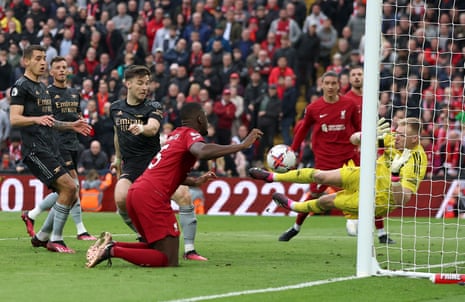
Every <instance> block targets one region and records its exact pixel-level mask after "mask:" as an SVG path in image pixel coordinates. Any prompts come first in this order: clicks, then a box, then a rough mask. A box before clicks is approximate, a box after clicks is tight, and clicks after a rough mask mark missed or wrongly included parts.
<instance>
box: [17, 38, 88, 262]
mask: <svg viewBox="0 0 465 302" xmlns="http://www.w3.org/2000/svg"><path fill="white" fill-rule="evenodd" d="M45 57H46V56H45V49H44V48H43V47H41V46H39V45H31V46H29V47H28V48H26V49H25V50H24V54H23V60H24V65H25V67H26V68H25V72H24V76H22V77H21V78H19V79H18V80H17V81H16V83H15V84H14V86H13V87H12V89H11V92H10V94H11V106H10V121H11V125H12V126H13V127H18V128H20V131H21V137H22V143H23V148H22V149H21V152H22V153H23V158H24V163H25V164H26V165H27V166H28V168H29V170H30V171H31V172H32V173H33V174H34V175H35V176H36V177H37V178H39V179H40V180H41V181H42V182H43V183H44V184H46V185H47V186H49V187H50V188H52V189H53V190H55V191H56V192H57V193H58V200H57V202H56V203H55V205H54V206H53V207H52V208H51V210H50V212H49V214H48V216H47V219H46V220H45V222H44V224H43V226H42V228H41V229H40V231H39V232H38V233H37V234H36V235H34V237H32V239H31V243H32V245H33V246H34V247H46V248H47V249H48V250H50V251H53V252H59V253H74V251H73V250H72V249H70V248H68V247H67V246H66V244H65V243H64V241H63V228H64V225H65V222H66V220H67V218H68V215H69V211H70V209H71V207H72V206H73V204H74V203H75V202H76V196H77V195H76V194H77V186H76V183H75V181H74V180H73V178H72V177H71V175H70V174H69V172H68V170H67V169H66V168H65V167H64V163H63V160H62V159H61V157H60V156H59V154H58V153H59V152H58V145H57V143H56V142H55V139H54V130H53V128H56V129H58V130H73V131H76V132H79V133H81V134H84V135H88V134H89V133H90V130H91V127H90V126H89V125H88V124H87V123H86V122H85V121H84V120H83V119H79V120H77V121H74V122H62V121H57V120H56V119H55V118H54V117H53V115H52V100H51V97H50V94H49V93H48V90H47V88H46V87H45V85H44V84H43V83H42V82H40V77H41V76H43V75H44V74H45V71H46V70H47V68H46V64H47V63H46V60H45Z"/></svg>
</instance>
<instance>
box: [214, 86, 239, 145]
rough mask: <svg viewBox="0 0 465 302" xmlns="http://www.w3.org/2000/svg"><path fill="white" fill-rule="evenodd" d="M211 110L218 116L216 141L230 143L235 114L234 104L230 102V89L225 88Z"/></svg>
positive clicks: (220, 143) (222, 143) (223, 143)
mask: <svg viewBox="0 0 465 302" xmlns="http://www.w3.org/2000/svg"><path fill="white" fill-rule="evenodd" d="M213 111H214V112H215V114H216V115H217V116H218V124H217V126H216V133H217V141H218V144H219V145H229V144H230V143H231V128H232V126H233V122H234V119H235V114H236V106H235V105H234V104H233V103H232V102H231V90H229V89H225V90H224V91H223V96H222V98H221V100H220V101H218V102H216V103H215V105H214V107H213Z"/></svg>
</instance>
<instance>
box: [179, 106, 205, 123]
mask: <svg viewBox="0 0 465 302" xmlns="http://www.w3.org/2000/svg"><path fill="white" fill-rule="evenodd" d="M201 110H202V105H200V104H199V103H195V102H192V103H186V104H184V105H183V106H182V108H181V120H183V121H187V120H193V119H195V118H196V117H197V115H198V114H199V112H200V111H201Z"/></svg>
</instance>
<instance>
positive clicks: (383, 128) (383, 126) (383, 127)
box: [376, 117, 391, 147]
mask: <svg viewBox="0 0 465 302" xmlns="http://www.w3.org/2000/svg"><path fill="white" fill-rule="evenodd" d="M389 132H391V126H390V125H389V122H388V121H386V119H385V118H384V117H382V118H380V119H379V121H378V127H376V136H377V137H378V146H379V147H384V137H385V136H386V134H388V133H389Z"/></svg>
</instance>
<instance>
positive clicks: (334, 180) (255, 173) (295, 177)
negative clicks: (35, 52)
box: [249, 167, 355, 187]
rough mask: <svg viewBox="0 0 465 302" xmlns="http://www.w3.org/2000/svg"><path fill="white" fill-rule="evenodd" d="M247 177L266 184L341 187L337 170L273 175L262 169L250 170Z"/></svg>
mask: <svg viewBox="0 0 465 302" xmlns="http://www.w3.org/2000/svg"><path fill="white" fill-rule="evenodd" d="M353 168H355V167H353ZM249 175H250V176H252V177H253V178H255V179H261V180H264V181H267V182H273V181H286V182H293V183H301V184H305V183H317V184H324V185H329V186H335V187H342V178H341V174H340V172H339V169H335V170H326V171H324V170H319V169H314V168H303V169H296V170H291V171H289V172H286V173H273V172H269V171H266V170H264V169H259V168H250V169H249Z"/></svg>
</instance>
